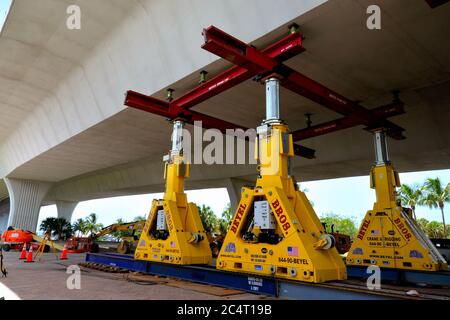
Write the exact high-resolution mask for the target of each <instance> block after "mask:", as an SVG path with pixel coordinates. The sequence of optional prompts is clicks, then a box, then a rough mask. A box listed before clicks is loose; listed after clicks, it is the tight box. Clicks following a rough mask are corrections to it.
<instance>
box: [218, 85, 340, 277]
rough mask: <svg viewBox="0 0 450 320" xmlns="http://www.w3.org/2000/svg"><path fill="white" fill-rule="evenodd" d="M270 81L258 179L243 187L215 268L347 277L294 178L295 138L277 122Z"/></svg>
mask: <svg viewBox="0 0 450 320" xmlns="http://www.w3.org/2000/svg"><path fill="white" fill-rule="evenodd" d="M265 83H266V120H265V121H264V122H263V123H262V125H261V126H260V127H258V128H257V140H256V144H255V156H256V159H257V160H258V161H259V176H258V179H257V181H256V185H255V187H254V188H247V187H244V188H243V189H242V194H241V201H240V203H239V205H238V207H237V209H236V212H235V214H234V217H233V220H232V222H231V226H230V229H229V230H228V232H227V235H226V237H225V241H224V243H223V245H222V248H221V251H220V254H219V256H218V258H217V265H216V266H217V268H218V269H220V270H227V271H234V272H244V273H253V274H259V275H266V276H274V277H279V278H287V279H292V280H298V281H306V282H324V281H329V280H343V279H346V267H345V265H344V263H343V261H342V259H341V257H340V256H339V254H338V252H337V250H336V248H334V243H335V242H334V238H333V237H332V236H331V235H329V234H327V233H326V232H325V230H324V228H323V226H322V224H321V223H320V221H319V219H318V217H317V216H316V214H315V212H314V210H313V208H312V207H311V204H310V202H309V201H308V199H307V198H306V196H305V194H304V193H303V192H300V191H299V190H298V186H297V184H296V182H295V180H294V178H293V177H292V175H291V173H290V171H291V159H292V157H293V156H294V151H293V140H292V135H290V134H289V133H288V130H289V129H288V127H287V125H286V124H284V123H283V122H282V121H281V120H280V119H279V80H278V79H277V78H275V77H270V78H269V79H267V80H266V81H265Z"/></svg>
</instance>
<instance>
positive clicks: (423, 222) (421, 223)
mask: <svg viewBox="0 0 450 320" xmlns="http://www.w3.org/2000/svg"><path fill="white" fill-rule="evenodd" d="M416 222H417V224H418V225H419V227H420V229H422V231H424V232H425V233H426V231H427V226H428V223H430V222H429V221H428V220H427V219H425V218H420V219H417V220H416Z"/></svg>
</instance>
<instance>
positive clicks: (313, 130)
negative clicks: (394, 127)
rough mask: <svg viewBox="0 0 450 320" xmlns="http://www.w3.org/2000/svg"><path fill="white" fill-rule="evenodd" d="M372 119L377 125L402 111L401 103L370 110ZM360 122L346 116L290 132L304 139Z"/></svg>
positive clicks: (294, 136) (293, 135) (349, 126)
mask: <svg viewBox="0 0 450 320" xmlns="http://www.w3.org/2000/svg"><path fill="white" fill-rule="evenodd" d="M370 113H371V115H372V119H373V126H378V125H379V124H380V123H381V124H382V122H383V121H384V119H386V117H392V116H395V115H399V114H402V113H404V109H403V103H401V102H393V103H390V104H388V105H385V106H381V107H378V108H375V109H372V110H370ZM360 124H361V123H360V122H359V121H358V120H357V119H356V118H354V117H351V116H346V117H343V118H340V119H337V120H332V121H328V122H324V123H321V124H318V125H314V126H311V127H309V128H304V129H300V130H296V131H294V132H292V137H293V139H294V141H299V140H306V139H309V138H313V137H317V136H321V135H324V134H327V133H331V132H335V131H339V130H343V129H347V128H351V127H354V126H357V125H360Z"/></svg>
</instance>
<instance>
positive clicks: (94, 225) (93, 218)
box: [85, 213, 103, 234]
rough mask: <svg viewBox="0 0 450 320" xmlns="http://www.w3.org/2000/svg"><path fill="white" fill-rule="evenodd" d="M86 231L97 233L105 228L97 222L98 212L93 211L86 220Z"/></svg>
mask: <svg viewBox="0 0 450 320" xmlns="http://www.w3.org/2000/svg"><path fill="white" fill-rule="evenodd" d="M85 222H86V232H87V233H90V234H94V233H97V232H98V231H99V230H100V229H102V228H103V224H101V223H98V222H97V214H95V213H91V214H90V215H89V216H88V217H87V218H86V220H85Z"/></svg>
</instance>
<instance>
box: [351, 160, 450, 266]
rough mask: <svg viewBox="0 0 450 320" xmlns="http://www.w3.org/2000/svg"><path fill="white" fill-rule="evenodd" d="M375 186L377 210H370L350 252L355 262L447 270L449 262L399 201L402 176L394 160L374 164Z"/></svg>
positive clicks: (373, 178) (355, 263) (359, 264)
mask: <svg viewBox="0 0 450 320" xmlns="http://www.w3.org/2000/svg"><path fill="white" fill-rule="evenodd" d="M370 182H371V183H370V185H371V188H373V189H375V191H376V202H375V204H374V206H373V210H370V211H368V212H367V213H366V216H365V217H364V220H363V221H362V223H361V226H360V228H359V232H358V234H357V236H356V237H355V239H354V240H353V244H352V246H351V248H350V250H349V252H348V255H347V258H346V263H347V265H354V266H369V265H377V266H379V267H382V268H392V269H407V270H418V271H439V270H447V263H446V261H445V260H444V258H443V257H442V255H441V254H440V253H439V251H438V250H437V249H436V247H435V246H434V245H433V244H432V243H431V241H430V239H428V237H427V236H426V235H425V233H424V232H423V231H422V230H421V229H420V227H419V225H418V224H417V223H416V221H415V220H414V219H413V218H412V217H411V215H410V213H409V212H408V209H405V208H402V207H400V206H399V205H398V201H397V193H396V190H395V188H397V187H400V178H399V176H398V173H397V172H396V171H395V170H394V167H393V166H392V165H391V164H384V165H377V166H374V167H372V170H371V173H370Z"/></svg>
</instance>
